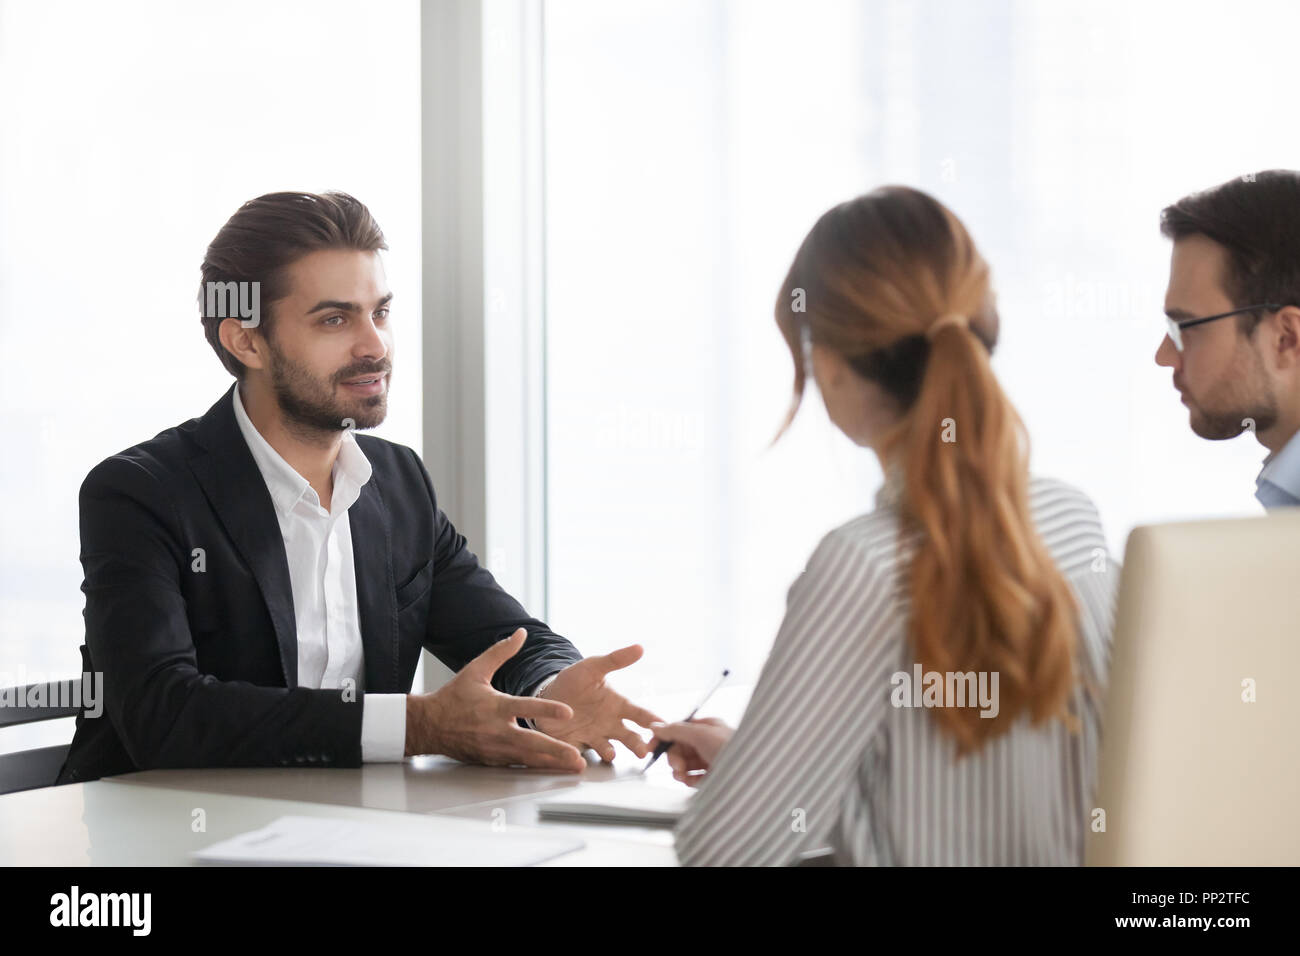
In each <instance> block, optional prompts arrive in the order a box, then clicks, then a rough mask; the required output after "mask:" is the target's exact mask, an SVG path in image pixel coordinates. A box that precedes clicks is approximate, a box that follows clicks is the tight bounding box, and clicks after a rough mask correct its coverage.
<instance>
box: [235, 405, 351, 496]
mask: <svg viewBox="0 0 1300 956" xmlns="http://www.w3.org/2000/svg"><path fill="white" fill-rule="evenodd" d="M233 392H234V405H235V421H236V422H237V423H238V424H239V430H240V432H241V433H242V434H243V436H244V441H245V442H247V443H248V450H249V451H250V452H252V454H253V461H254V462H255V463H256V464H257V470H258V471H260V472H261V473H262V480H263V481H265V482H266V488H267V491H269V492H270V493H271V503H272V504H274V505H275V510H276V512H277V513H278V514H280V515H284V516H287V515H288V514H289V513H290V512H291V511H293V509H294V508H295V507H296V506H297V504H298V502H299V501H301V500H302V499H303V498H306V499H307V501H308V502H309V503H311V504H313V505H315V506H316V507H320V498H319V497H318V496H317V494H316V491H315V490H314V489H313V488H312V486H311V482H309V481H308V480H307V479H306V478H304V477H303V476H302V475H300V474H298V472H297V471H296V470H295V469H294V467H293V466H292V465H290V464H289V463H288V462H287V461H285V460H284V459H283V458H282V457H281V456H280V453H279V452H277V451H276V450H275V449H274V448H272V447H271V443H270V442H268V441H267V440H266V439H265V438H263V437H262V433H261V432H259V431H258V430H257V427H256V426H255V425H254V424H253V421H252V419H250V418H249V417H248V412H247V411H246V410H245V409H244V401H243V399H242V398H240V395H239V386H238V385H236V386H235V388H234V389H233ZM371 472H372V469H371V466H370V459H368V458H367V457H366V455H365V452H363V451H362V450H361V448H360V446H359V445H357V440H356V438H355V437H354V436H353V434H352V429H348V430H347V431H346V432H345V433H344V435H343V443H342V444H341V445H340V446H339V454H338V457H337V458H336V459H335V460H334V494H333V501H332V502H331V511H334V512H342V511H345V510H347V509H348V508H350V507H351V506H352V504H353V503H354V502H355V501H356V500H357V498H359V497H360V495H361V488H362V486H363V485H365V483H366V482H367V481H369V480H370V475H371Z"/></svg>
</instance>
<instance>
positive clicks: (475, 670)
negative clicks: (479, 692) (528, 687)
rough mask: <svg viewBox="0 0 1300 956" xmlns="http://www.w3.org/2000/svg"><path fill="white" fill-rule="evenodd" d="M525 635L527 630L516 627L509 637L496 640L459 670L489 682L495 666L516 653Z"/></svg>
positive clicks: (498, 665) (494, 671) (522, 644)
mask: <svg viewBox="0 0 1300 956" xmlns="http://www.w3.org/2000/svg"><path fill="white" fill-rule="evenodd" d="M527 637H528V632H527V631H525V630H524V629H523V628H522V627H521V628H517V629H516V630H515V632H514V633H513V634H511V635H510V636H509V637H507V638H505V639H504V640H500V641H497V642H496V643H495V644H493V645H492V646H491V647H489V648H488V649H487V650H486V651H484V652H483V653H482V654H480V655H479V656H478V657H476V658H474V659H473V660H472V661H470V662H469V663H468V664H466V665H465V666H464V667H462V668H461V671H460V672H461V673H462V674H469V675H470V676H471V677H473V678H475V679H477V680H482V681H485V682H491V680H492V675H493V674H495V673H496V672H497V668H499V667H500V666H501V665H502V664H504V663H505V662H506V661H508V660H510V658H512V657H514V656H515V654H516V653H518V651H519V648H521V647H523V646H524V639H525V638H527Z"/></svg>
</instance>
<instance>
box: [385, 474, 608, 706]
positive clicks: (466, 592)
mask: <svg viewBox="0 0 1300 956" xmlns="http://www.w3.org/2000/svg"><path fill="white" fill-rule="evenodd" d="M411 455H412V457H413V458H414V459H415V461H416V463H417V464H418V465H419V468H420V473H421V474H422V475H423V476H424V484H425V488H426V489H427V490H428V493H429V504H430V506H431V507H432V508H433V514H434V557H433V602H432V604H431V607H430V614H429V627H428V631H427V639H426V642H425V647H426V648H427V649H428V650H429V652H430V653H431V654H433V655H435V656H436V657H437V658H438V659H439V660H440V661H442V662H443V663H444V664H446V665H447V666H448V667H449V668H451V669H452V670H453V671H458V670H460V669H461V668H462V667H464V666H465V665H466V664H467V663H469V662H470V661H471V660H473V659H474V658H475V657H477V656H478V655H479V654H482V653H483V652H484V651H485V650H487V649H488V648H489V647H491V646H492V645H493V644H494V643H496V642H497V641H499V640H501V639H502V638H506V637H509V636H510V635H511V634H513V633H514V632H515V630H516V629H517V628H520V627H522V628H524V629H525V630H526V631H527V632H528V637H527V638H526V639H525V640H524V646H523V647H522V648H520V649H519V652H518V653H517V654H515V656H514V657H512V658H511V659H510V660H508V661H506V663H505V664H503V665H502V666H501V667H500V668H499V669H498V670H497V672H496V675H495V676H494V677H493V678H492V686H493V687H495V688H496V689H497V690H499V691H501V692H502V693H506V694H514V695H517V696H521V697H522V696H527V695H528V694H530V693H532V691H533V689H534V688H535V687H536V686H537V685H538V683H540V682H541V681H542V680H544V679H545V678H547V677H549V676H550V675H552V674H555V673H557V672H558V671H561V670H563V669H564V668H566V667H568V666H569V665H570V664H572V663H575V662H576V661H580V660H582V655H581V654H580V653H578V649H577V648H576V647H574V646H573V644H571V643H570V642H569V641H568V640H566V639H565V638H563V637H560V636H559V635H558V634H556V633H554V632H553V631H552V630H551V629H550V628H549V627H547V626H546V625H545V624H544V623H543V622H541V621H539V620H537V619H536V618H534V617H530V616H529V615H528V612H527V611H525V610H524V608H523V607H522V605H520V603H519V602H518V601H516V600H515V599H514V598H513V597H511V596H510V595H509V594H508V593H506V591H504V590H503V589H502V588H501V585H499V584H497V582H496V579H495V578H494V577H492V574H491V572H490V571H488V570H487V569H486V568H484V567H482V566H481V565H479V563H478V558H477V557H476V556H475V554H474V552H473V551H471V550H470V549H469V547H468V546H467V544H466V541H465V537H464V536H463V535H462V534H460V533H459V532H458V531H457V530H456V529H455V527H454V526H453V525H452V523H451V521H450V520H449V519H448V518H447V516H446V515H445V514H444V513H443V512H442V509H440V508H439V507H438V501H437V496H436V495H435V494H434V490H433V482H432V480H431V479H430V478H429V472H428V470H427V469H426V468H425V467H424V462H422V461H420V457H419V456H418V455H416V454H415V452H414V451H411Z"/></svg>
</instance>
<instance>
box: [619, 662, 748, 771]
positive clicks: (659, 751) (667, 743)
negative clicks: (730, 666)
mask: <svg viewBox="0 0 1300 956" xmlns="http://www.w3.org/2000/svg"><path fill="white" fill-rule="evenodd" d="M730 673H731V671H730V670H724V671H723V672H722V676H721V677H719V678H718V682H717V683H716V684H714V685H713V688H712V689H711V690H710V691H709V692H708V693H707V694H705V695H704V699H703V700H701V701H700V702H699V703H698V704H696V705H695V709H694V710H692V711H691V712H690V713H689V714H687V716H686V720H685V723H688V724H689V723H690V722H691V720H692V719H693V718H694V717H695V715H696V714H697V713H699V710H700V708H701V707H703V706H704V705H705V704H706V703H708V700H709V698H710V697H712V696H713V691H715V690H717V689H718V688H719V687H721V686H722V682H723V681H724V680H726V679H727V675H728V674H730ZM672 745H673V743H672V741H671V740H661V741H659V746H658V747H656V748H655V752H654V753H653V754H652V755H651V757H650V762H649V763H647V764H646V765H645V766H644V767H642V768H641V772H642V773H645V772H646V771H647V770H649V769H650V768H651V767H652V766H653V765H654V762H655V761H656V760H658V759H659V758H660V757H662V756H663V755H664V751H666V750H667V749H668V748H669V747H671V746H672Z"/></svg>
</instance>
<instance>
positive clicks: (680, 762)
mask: <svg viewBox="0 0 1300 956" xmlns="http://www.w3.org/2000/svg"><path fill="white" fill-rule="evenodd" d="M664 756H665V757H667V758H668V766H670V767H672V768H673V776H676V775H677V774H679V773H685V772H686V771H687V770H690V769H691V767H690V758H689V757H688V755H687V754H685V753H683V752H682V748H681V747H673V748H671V749H670V750H669V751H668V752H667V753H665V754H664Z"/></svg>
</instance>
